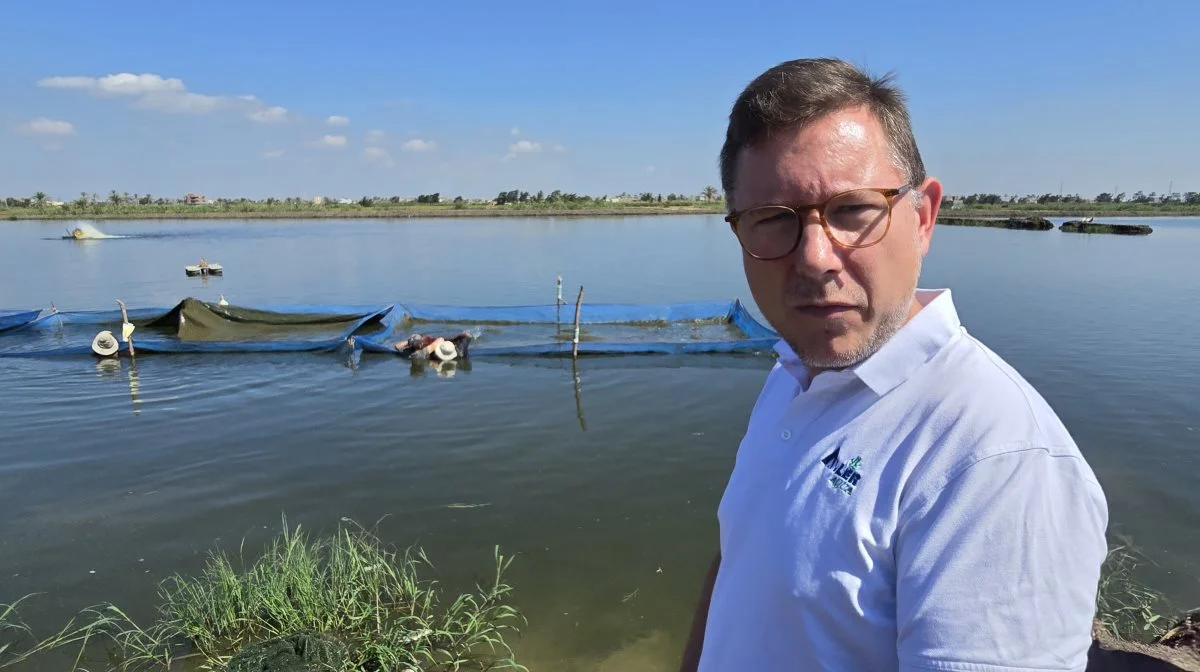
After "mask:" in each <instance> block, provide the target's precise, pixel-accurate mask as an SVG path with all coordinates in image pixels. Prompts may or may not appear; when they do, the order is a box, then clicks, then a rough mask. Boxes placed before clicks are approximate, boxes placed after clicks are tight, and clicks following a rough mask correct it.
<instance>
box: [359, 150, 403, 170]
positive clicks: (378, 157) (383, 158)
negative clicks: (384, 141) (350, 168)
mask: <svg viewBox="0 0 1200 672" xmlns="http://www.w3.org/2000/svg"><path fill="white" fill-rule="evenodd" d="M363 156H364V157H366V159H367V161H370V162H371V163H377V164H379V165H381V166H383V167H384V168H392V167H394V166H395V165H396V162H395V161H392V155H391V154H389V153H388V151H387V150H386V149H384V148H382V147H367V148H365V149H363Z"/></svg>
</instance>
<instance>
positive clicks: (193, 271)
mask: <svg viewBox="0 0 1200 672" xmlns="http://www.w3.org/2000/svg"><path fill="white" fill-rule="evenodd" d="M183 270H184V272H185V273H187V274H188V275H224V274H225V269H224V268H222V267H221V265H220V264H210V263H208V262H207V261H205V260H203V259H201V260H200V263H199V264H195V265H193V266H184V267H183Z"/></svg>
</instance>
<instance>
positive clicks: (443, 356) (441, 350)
mask: <svg viewBox="0 0 1200 672" xmlns="http://www.w3.org/2000/svg"><path fill="white" fill-rule="evenodd" d="M432 354H433V356H434V357H437V358H438V359H440V360H442V361H443V362H448V361H450V360H452V359H454V358H456V357H458V348H456V347H454V344H453V343H451V342H450V341H442V342H441V343H438V344H437V347H436V348H434V349H433V353H432Z"/></svg>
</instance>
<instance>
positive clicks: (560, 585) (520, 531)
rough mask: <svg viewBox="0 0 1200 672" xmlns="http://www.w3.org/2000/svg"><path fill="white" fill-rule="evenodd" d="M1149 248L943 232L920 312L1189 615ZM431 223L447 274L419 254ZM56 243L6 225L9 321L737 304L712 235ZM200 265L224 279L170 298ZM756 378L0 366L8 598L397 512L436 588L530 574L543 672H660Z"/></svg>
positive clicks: (248, 362) (101, 596)
mask: <svg viewBox="0 0 1200 672" xmlns="http://www.w3.org/2000/svg"><path fill="white" fill-rule="evenodd" d="M1153 224H1154V226H1155V228H1156V231H1155V233H1154V234H1153V235H1151V236H1150V237H1148V238H1133V239H1131V238H1121V237H1114V236H1079V235H1068V234H1060V233H1058V232H1046V233H1038V232H1023V231H1001V230H980V229H954V228H951V227H941V228H939V229H938V231H937V233H936V235H935V238H934V245H933V249H932V250H931V253H930V257H929V258H928V259H927V262H926V266H925V269H924V274H923V282H922V284H923V285H924V286H932V287H941V286H949V287H952V288H953V290H954V294H955V299H956V302H957V304H958V306H959V309H960V312H961V314H962V316H963V319H964V321H965V323H966V325H967V327H968V329H969V330H970V331H971V332H972V333H974V334H976V335H978V336H980V337H981V338H982V339H983V340H984V341H985V342H986V343H988V344H989V345H990V346H991V347H992V348H993V349H995V350H996V351H997V352H999V353H1000V354H1001V355H1002V356H1004V357H1005V358H1007V359H1008V360H1009V361H1010V362H1012V363H1013V364H1014V366H1016V367H1017V368H1018V370H1020V371H1021V372H1022V373H1023V374H1024V375H1025V376H1026V377H1028V378H1029V379H1030V380H1031V381H1032V382H1033V383H1034V384H1035V385H1036V386H1037V387H1038V389H1039V390H1040V391H1041V392H1042V393H1043V394H1044V395H1045V396H1046V397H1047V399H1049V400H1050V402H1051V403H1052V404H1053V405H1054V406H1055V408H1057V409H1058V410H1059V412H1060V414H1061V415H1062V416H1063V418H1064V420H1065V421H1066V422H1067V424H1068V426H1069V427H1070V428H1071V430H1072V432H1073V433H1074V434H1075V436H1076V437H1077V439H1078V440H1079V442H1080V445H1081V446H1083V448H1084V450H1085V452H1086V454H1087V455H1088V457H1089V460H1090V461H1091V463H1092V464H1093V466H1094V467H1095V469H1096V471H1097V473H1098V475H1099V477H1100V479H1101V482H1102V484H1103V485H1104V486H1105V489H1106V492H1107V494H1108V497H1109V502H1110V508H1111V513H1112V526H1111V527H1112V529H1113V530H1114V534H1121V535H1129V536H1130V537H1131V538H1132V540H1133V542H1134V543H1135V544H1136V545H1137V546H1139V547H1141V548H1142V549H1143V550H1145V551H1146V552H1147V553H1148V554H1149V555H1150V556H1151V558H1152V559H1153V560H1154V561H1155V562H1156V563H1157V565H1156V566H1155V567H1152V568H1149V571H1148V572H1147V576H1148V577H1149V578H1150V579H1151V580H1153V581H1154V582H1155V585H1157V586H1159V587H1161V588H1165V589H1167V590H1169V591H1170V592H1171V594H1172V596H1174V597H1176V599H1178V600H1179V601H1180V602H1181V603H1184V604H1185V606H1186V605H1188V604H1194V603H1196V602H1198V601H1200V584H1197V582H1196V580H1195V578H1194V577H1195V576H1196V575H1197V573H1198V570H1200V565H1198V563H1197V561H1196V560H1195V558H1196V552H1197V550H1198V549H1197V542H1196V541H1195V534H1194V531H1195V529H1196V528H1197V526H1200V494H1198V492H1200V491H1197V489H1196V488H1195V487H1194V485H1193V484H1192V481H1193V480H1194V478H1195V476H1196V474H1197V473H1200V453H1197V451H1196V447H1197V439H1198V438H1200V384H1198V382H1197V376H1198V372H1200V348H1196V347H1195V345H1194V343H1193V342H1192V341H1193V340H1194V338H1195V334H1196V333H1197V332H1198V331H1200V329H1198V328H1200V314H1198V313H1196V311H1195V310H1194V308H1193V306H1194V305H1195V297H1196V296H1198V295H1200V274H1198V273H1195V272H1194V263H1193V261H1192V260H1193V259H1194V257H1195V253H1196V251H1197V249H1198V248H1200V226H1197V225H1196V224H1193V223H1192V222H1191V221H1189V220H1175V221H1163V222H1153ZM172 227H183V228H181V229H174V228H172ZM446 227H454V228H453V230H454V232H455V234H456V240H458V241H459V244H458V245H457V246H456V248H455V249H454V250H453V252H449V251H447V250H446V249H445V248H444V247H442V246H431V245H430V244H429V240H430V239H431V236H432V234H433V233H434V232H437V231H442V230H444V229H445V228H446ZM56 228H57V229H61V228H62V227H61V226H58V224H57V223H48V224H44V225H43V224H32V223H30V224H26V223H17V224H5V225H3V226H2V227H0V268H3V269H5V271H4V272H5V282H4V283H0V308H22V307H40V306H46V305H48V304H49V302H50V301H54V302H56V304H57V305H58V307H59V308H60V309H63V310H67V309H94V308H100V309H109V308H111V307H113V306H114V305H115V304H114V303H113V300H114V299H116V298H122V299H124V300H125V301H126V302H127V303H128V304H130V305H132V306H170V305H173V304H174V303H176V302H177V301H178V300H180V299H182V298H184V297H185V296H197V297H198V298H203V299H206V300H215V299H216V298H217V296H218V295H220V294H224V295H225V296H226V297H228V298H229V299H230V300H231V301H233V302H235V303H238V302H241V303H289V302H304V303H310V302H330V303H359V304H361V303H376V302H390V301H396V300H408V301H414V302H427V303H462V304H492V305H497V304H500V305H503V304H528V303H547V302H552V301H553V298H554V278H555V276H556V275H558V274H562V275H563V277H564V295H570V296H573V294H574V291H575V290H576V289H577V287H578V285H579V284H584V285H585V286H586V300H588V301H595V302H600V301H613V302H645V303H660V302H672V301H691V300H708V299H722V300H724V299H730V298H733V297H741V298H743V300H745V301H747V302H749V292H748V290H747V289H746V286H745V280H744V277H743V276H742V272H741V268H740V258H739V256H738V254H737V250H736V247H734V243H733V241H732V240H731V239H730V238H729V236H728V227H727V226H725V225H724V223H723V222H721V221H720V219H719V218H717V217H677V218H668V219H640V218H629V219H614V220H568V221H553V220H502V221H498V220H485V221H464V222H458V221H453V222H451V221H424V222H423V221H406V222H349V223H337V222H250V223H240V222H187V223H172V222H144V223H139V222H111V223H108V222H106V223H105V225H104V226H103V227H102V230H104V231H105V232H106V233H111V234H117V235H132V236H134V237H133V238H129V239H122V240H110V241H94V242H93V243H84V244H80V243H76V242H74V241H52V240H48V239H47V238H50V237H51V236H54V235H56V232H55V231H54V229H56ZM177 233H178V234H182V235H175V234H177ZM154 236H160V237H157V238H156V237H154ZM164 236H169V237H164ZM201 256H204V257H206V258H208V259H210V260H213V261H219V262H220V263H222V264H223V265H224V266H225V268H226V269H227V275H226V276H225V277H224V278H214V279H210V280H208V281H207V283H206V282H205V281H202V280H201V279H198V278H187V277H186V276H184V274H183V272H182V268H181V266H182V265H183V264H185V263H195V261H196V260H197V259H199V258H200V257H201ZM297 268H305V269H319V270H316V271H314V272H311V273H297V272H296V270H295V269H297ZM768 366H769V361H767V360H764V359H762V358H753V357H733V356H693V357H658V356H654V357H634V358H624V359H621V358H596V359H583V360H581V361H580V363H579V365H578V369H577V371H576V370H573V369H572V367H571V364H570V362H569V361H562V360H540V359H537V360H534V359H530V360H512V361H504V362H499V361H483V360H479V361H475V362H472V363H471V365H470V366H469V367H464V368H463V369H460V370H459V371H457V373H456V374H455V375H454V376H453V377H443V376H438V375H437V374H436V373H434V372H432V371H428V372H426V373H425V375H416V376H414V375H412V370H411V369H410V367H409V365H408V363H406V362H403V361H402V360H398V359H396V358H392V357H370V356H367V357H364V358H363V359H362V361H361V362H360V363H359V365H358V367H357V368H353V367H350V366H348V365H347V364H346V363H345V362H343V361H342V360H341V359H340V358H339V357H338V356H336V355H332V354H329V355H326V354H302V355H293V354H237V355H204V356H197V355H170V356H146V357H142V358H139V360H138V361H137V364H136V374H135V372H134V371H133V370H132V367H131V366H130V364H129V363H128V362H121V363H120V365H119V366H117V367H113V366H112V365H111V364H97V363H95V362H94V361H92V360H90V359H88V358H80V359H64V360H15V361H14V360H0V378H2V379H3V380H4V381H5V385H4V386H2V387H0V409H3V410H0V414H2V415H0V418H2V420H0V432H2V434H0V436H2V437H3V438H2V440H0V456H2V457H3V459H2V460H0V506H3V507H4V509H5V511H6V512H7V515H6V523H7V524H6V526H5V532H4V534H3V535H2V538H0V543H3V544H4V554H3V560H2V561H0V577H4V581H3V582H0V602H3V601H8V600H10V599H12V598H14V597H17V596H20V595H24V594H26V593H28V592H33V591H44V592H45V593H46V597H45V601H44V602H43V603H41V607H39V608H38V610H36V611H35V612H34V618H33V621H34V623H35V624H39V623H44V624H46V627H49V626H50V625H54V624H57V623H58V622H61V620H62V618H63V616H64V614H69V613H72V611H73V610H75V609H78V608H80V607H82V606H86V605H89V604H93V603H96V602H99V601H102V600H114V601H120V602H121V603H122V604H125V605H129V606H130V607H131V608H132V609H133V611H135V612H137V613H140V614H143V615H147V616H148V615H149V612H148V610H149V608H150V606H151V604H152V600H153V597H154V581H155V580H158V579H160V578H163V577H164V576H165V575H166V574H168V573H170V572H175V571H184V572H187V571H194V570H195V569H197V568H199V567H200V565H201V563H202V561H203V554H204V553H205V552H206V551H207V550H208V549H209V548H210V547H212V546H213V544H221V545H223V546H224V547H226V548H236V547H237V546H238V545H239V544H240V543H241V541H242V539H243V538H246V539H247V542H248V543H247V547H248V548H255V547H257V544H258V543H260V542H261V541H264V540H265V539H267V538H268V537H269V536H270V535H271V534H273V533H274V531H275V530H276V529H277V528H278V523H279V518H280V515H281V514H282V513H285V512H286V514H287V516H288V519H289V522H291V523H297V522H299V523H303V524H304V525H306V526H311V527H313V528H315V529H318V530H328V529H331V528H332V527H333V526H335V525H336V524H337V521H338V520H339V519H340V518H341V517H343V516H348V517H351V518H354V519H355V520H358V521H359V522H362V523H366V524H371V523H374V522H375V521H377V520H380V519H381V518H384V517H385V516H386V518H384V519H383V521H382V522H381V523H380V525H381V527H380V530H381V532H382V533H383V534H384V536H385V537H386V538H387V539H389V540H391V541H394V542H396V543H400V544H408V543H414V542H418V543H421V544H422V545H423V546H425V547H426V548H427V549H428V550H429V551H430V554H431V556H432V558H433V560H434V561H435V563H436V564H437V565H438V566H439V569H440V570H442V572H443V578H444V579H445V580H447V581H450V582H451V583H452V584H453V583H454V582H456V581H462V580H469V579H470V578H471V577H472V576H473V573H474V572H477V571H480V570H487V569H488V567H489V563H490V560H491V549H492V546H493V545H494V544H500V545H501V546H502V547H503V549H504V550H505V551H506V552H513V553H517V554H518V557H517V561H516V563H515V564H514V566H513V575H512V577H511V579H512V582H513V583H514V585H515V586H516V588H517V594H516V598H517V601H518V604H519V605H520V606H521V607H522V609H523V611H524V612H525V613H526V615H527V616H528V617H529V619H530V628H529V631H528V632H527V634H526V636H525V637H524V638H523V640H522V641H521V644H520V647H519V649H520V652H521V653H522V655H523V659H524V661H525V662H526V663H527V664H529V665H530V666H531V667H532V669H535V670H538V669H552V670H568V671H569V670H589V671H596V670H605V671H608V670H623V671H624V670H643V669H644V670H655V669H672V666H673V665H674V664H675V660H676V656H677V654H678V650H679V647H680V646H681V645H682V638H683V637H684V635H685V633H686V630H687V627H688V624H689V622H690V617H691V609H692V606H693V604H694V601H695V597H696V591H697V589H698V586H699V581H700V578H701V576H702V574H703V572H704V570H705V568H706V566H707V563H708V561H709V559H710V558H711V556H712V554H713V552H714V551H715V544H716V539H715V532H716V528H715V507H716V502H717V499H718V497H719V496H720V492H721V488H722V487H723V484H724V480H725V478H726V477H727V474H728V469H729V468H730V466H731V461H732V457H733V451H734V450H735V448H736V445H737V442H738V440H739V438H740V434H741V431H742V429H743V427H744V423H745V420H746V416H747V414H748V413H749V410H750V406H751V405H752V404H753V402H754V399H755V396H756V395H757V393H758V390H759V386H760V385H761V383H762V379H763V374H764V373H765V370H766V368H767V367H768ZM576 373H578V378H579V380H580V384H579V389H578V396H577V392H576V386H575V377H576V376H575V374H576ZM131 383H136V385H135V386H134V385H131ZM577 398H578V404H577V401H576V400H577ZM581 416H582V417H581ZM449 504H482V505H486V506H480V507H477V508H469V509H456V508H447V505H449ZM91 571H95V572H96V573H95V574H91V573H89V572H91ZM39 619H40V620H39Z"/></svg>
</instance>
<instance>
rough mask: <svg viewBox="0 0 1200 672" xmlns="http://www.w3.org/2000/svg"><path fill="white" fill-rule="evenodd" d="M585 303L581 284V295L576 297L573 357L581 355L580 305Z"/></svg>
mask: <svg viewBox="0 0 1200 672" xmlns="http://www.w3.org/2000/svg"><path fill="white" fill-rule="evenodd" d="M582 305H583V285H580V286H579V297H578V298H577V299H575V338H574V339H573V340H572V341H571V343H572V345H571V357H578V356H579V307H580V306H582Z"/></svg>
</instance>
